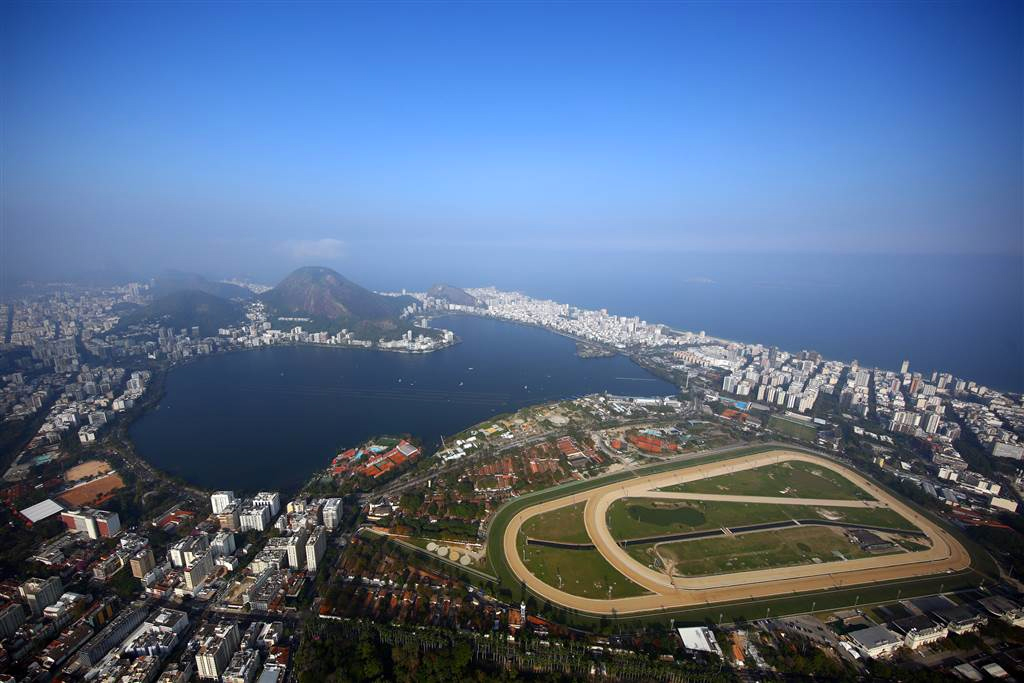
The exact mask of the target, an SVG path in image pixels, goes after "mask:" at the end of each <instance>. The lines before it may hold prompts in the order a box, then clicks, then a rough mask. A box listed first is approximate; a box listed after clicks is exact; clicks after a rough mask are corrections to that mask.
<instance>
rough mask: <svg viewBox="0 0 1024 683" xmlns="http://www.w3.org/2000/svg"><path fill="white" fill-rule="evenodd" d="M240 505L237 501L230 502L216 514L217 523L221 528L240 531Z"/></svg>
mask: <svg viewBox="0 0 1024 683" xmlns="http://www.w3.org/2000/svg"><path fill="white" fill-rule="evenodd" d="M241 510H242V508H241V506H240V505H239V504H238V502H237V501H236V502H234V503H231V504H230V505H228V506H227V507H225V508H224V509H223V510H221V511H220V512H219V513H218V514H217V523H218V524H219V525H220V528H221V529H229V530H230V531H241V529H242V521H241Z"/></svg>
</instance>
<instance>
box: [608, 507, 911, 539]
mask: <svg viewBox="0 0 1024 683" xmlns="http://www.w3.org/2000/svg"><path fill="white" fill-rule="evenodd" d="M826 513H827V514H826ZM787 519H835V520H839V521H843V522H850V523H852V524H872V525H878V526H889V527H893V528H897V529H913V528H914V526H913V525H912V524H911V523H910V522H909V521H908V520H906V519H904V518H903V517H901V516H900V515H898V514H896V513H895V512H893V511H892V510H889V509H887V508H824V507H812V506H810V505H773V504H770V503H725V502H706V501H674V500H664V499H654V498H623V499H621V500H617V501H615V502H614V503H612V504H611V506H609V508H608V516H607V520H608V529H609V530H610V531H611V533H612V537H613V538H615V539H616V540H626V539H630V538H643V537H645V536H658V535H661V534H671V533H677V532H684V531H700V530H703V529H721V528H722V527H735V526H742V525H745V524H759V523H762V522H781V521H784V520H787Z"/></svg>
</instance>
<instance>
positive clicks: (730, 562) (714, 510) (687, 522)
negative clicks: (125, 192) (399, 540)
mask: <svg viewBox="0 0 1024 683" xmlns="http://www.w3.org/2000/svg"><path fill="white" fill-rule="evenodd" d="M747 453H749V451H747ZM642 472H643V474H637V475H634V476H632V478H631V477H630V476H629V473H625V474H624V475H622V474H620V475H616V476H615V477H609V478H608V479H607V482H608V483H606V484H603V485H602V484H600V483H598V482H595V483H594V484H590V485H589V488H586V487H585V486H584V485H582V482H581V483H580V484H581V485H580V486H567V487H564V488H560V489H559V490H560V491H564V493H562V495H561V496H559V495H557V494H554V495H547V496H540V495H538V496H537V497H536V498H537V500H536V502H534V503H524V504H521V505H516V507H515V510H516V511H515V512H514V513H511V516H510V517H509V518H508V519H501V521H500V524H499V526H498V529H499V530H500V532H499V533H500V534H501V539H502V540H501V543H500V545H499V546H498V547H497V548H495V549H494V552H496V553H497V555H496V561H497V562H498V564H497V565H496V566H497V568H498V571H499V572H503V571H506V568H507V570H510V571H511V572H512V574H513V575H514V576H515V578H516V580H517V581H520V582H522V584H523V585H524V586H525V587H526V588H528V589H529V590H530V591H531V592H533V593H534V594H536V595H538V596H539V597H541V598H543V599H546V600H549V601H550V602H552V603H553V604H557V605H561V606H563V607H568V608H570V609H578V610H581V611H585V612H589V613H596V614H613V613H616V614H632V613H640V612H648V611H651V610H672V609H679V608H685V607H689V606H695V605H702V604H704V605H706V604H711V603H716V602H735V601H737V600H744V599H758V598H765V597H771V596H782V595H793V594H797V593H804V592H808V591H815V590H826V591H827V590H842V589H845V588H847V587H849V586H853V585H858V584H861V585H862V584H867V583H876V582H886V581H895V580H901V579H903V580H905V579H910V578H919V577H926V576H932V575H935V574H940V573H944V572H947V571H952V572H956V571H960V570H962V569H966V568H967V567H969V566H970V562H971V558H970V555H969V554H968V553H967V551H966V550H964V548H963V546H962V545H961V544H960V543H959V542H958V541H957V540H956V539H955V538H953V537H952V536H951V535H950V534H949V533H948V532H946V531H945V530H944V529H942V528H941V527H939V526H938V525H937V524H936V523H935V522H933V521H932V520H930V519H929V518H927V517H925V516H923V515H922V514H920V513H919V512H917V511H916V510H914V509H913V508H911V507H910V506H908V505H907V504H905V503H903V502H902V501H900V500H898V499H897V498H895V497H894V496H893V495H892V494H890V493H888V492H887V491H885V490H884V489H881V488H879V487H878V486H876V485H874V484H872V483H871V482H870V481H868V480H867V479H865V478H864V477H863V476H861V475H859V474H857V473H856V472H853V471H852V470H849V469H847V468H846V467H844V466H842V465H840V464H838V463H836V462H834V461H832V460H829V459H827V458H823V457H820V456H816V455H811V454H808V453H802V452H798V451H791V450H786V449H781V448H780V449H777V450H767V451H763V452H754V453H753V454H743V455H736V456H729V455H723V456H717V457H715V458H712V459H706V460H703V461H701V462H700V463H699V464H698V463H693V464H687V463H685V462H680V463H675V464H672V463H666V465H665V466H658V467H657V468H648V469H644V470H642ZM766 473H768V474H769V475H771V476H766ZM716 480H717V481H716ZM766 480H767V481H766ZM709 482H715V483H714V484H709ZM691 485H695V486H696V488H697V489H698V490H694V489H693V488H691ZM705 486H713V487H714V488H710V489H707V488H703V489H702V488H701V487H705ZM527 538H529V539H531V541H530V543H527ZM862 538H866V539H867V541H862V540H861V539H862ZM537 539H542V540H540V541H538V540H537ZM871 539H874V540H871ZM545 542H558V543H566V544H579V545H580V546H581V547H572V546H568V547H551V546H549V545H543V543H545ZM538 543H540V545H538ZM889 544H895V545H889ZM869 550H874V552H869ZM524 551H525V552H524ZM616 574H617V576H616Z"/></svg>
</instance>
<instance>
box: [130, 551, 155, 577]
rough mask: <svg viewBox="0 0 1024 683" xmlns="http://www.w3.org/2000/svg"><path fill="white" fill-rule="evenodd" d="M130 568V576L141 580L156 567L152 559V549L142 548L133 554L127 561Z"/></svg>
mask: <svg viewBox="0 0 1024 683" xmlns="http://www.w3.org/2000/svg"><path fill="white" fill-rule="evenodd" d="M128 563H129V565H130V566H131V568H132V576H134V577H135V578H137V579H141V578H142V577H144V576H145V575H146V574H148V573H149V572H150V571H152V569H153V567H155V566H156V559H155V558H154V557H153V549H152V548H142V549H141V550H138V551H136V552H135V554H134V555H132V556H131V559H130V560H129V561H128Z"/></svg>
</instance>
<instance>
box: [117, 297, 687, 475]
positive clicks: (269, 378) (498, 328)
mask: <svg viewBox="0 0 1024 683" xmlns="http://www.w3.org/2000/svg"><path fill="white" fill-rule="evenodd" d="M435 324H436V325H437V326H440V327H445V328H447V329H451V330H453V331H454V332H455V334H456V335H458V336H459V337H460V338H461V339H462V342H461V343H459V344H456V345H455V346H452V347H450V348H447V349H444V350H442V351H438V352H435V353H429V354H424V355H410V354H399V353H389V352H381V351H370V350H362V349H347V348H327V347H316V346H280V347H270V348H266V349H259V350H252V351H242V352H238V353H226V354H222V355H216V356H210V357H207V358H202V359H199V360H196V361H194V362H191V363H188V364H186V365H182V366H180V367H176V368H174V369H172V370H171V371H170V372H169V373H168V376H167V381H166V386H165V394H164V397H163V398H162V400H161V401H160V403H159V404H158V406H157V407H156V408H155V409H154V410H152V411H150V412H148V413H146V414H145V415H143V416H142V417H141V418H139V419H138V420H137V421H136V422H135V423H134V424H133V425H132V426H131V428H130V430H129V433H130V435H131V438H132V440H133V441H134V442H135V445H136V448H137V449H138V452H139V454H140V455H142V457H144V458H146V459H147V460H148V461H149V462H151V463H152V464H153V465H155V466H156V467H159V468H161V469H163V470H164V471H166V472H169V473H171V474H173V475H177V476H181V477H183V478H184V479H186V480H188V481H190V482H192V483H195V484H198V485H200V486H204V487H208V488H212V489H221V488H225V489H233V490H236V491H245V492H253V491H256V490H282V491H285V492H293V491H295V490H296V489H298V488H299V487H300V486H301V485H302V484H303V483H304V482H305V481H306V480H307V479H308V478H309V477H310V475H311V474H312V473H313V472H314V471H316V470H317V469H319V468H322V467H326V466H327V465H328V464H329V463H330V460H331V458H332V457H333V456H334V454H335V453H336V452H337V451H338V450H339V449H342V448H346V447H349V446H354V445H356V444H358V443H360V442H362V441H363V440H365V439H367V438H370V437H372V436H375V435H380V434H405V433H408V434H412V435H413V436H415V437H418V438H420V439H422V440H423V443H424V445H425V446H426V447H427V448H426V449H427V451H428V452H429V451H431V450H433V449H434V448H435V447H436V446H437V445H438V444H439V443H440V438H441V437H442V436H445V435H448V434H453V433H455V432H458V431H460V430H462V429H464V428H466V427H468V426H470V425H473V424H476V423H478V422H481V421H483V420H486V419H487V418H488V417H489V416H492V415H497V414H500V413H507V412H510V411H515V410H518V409H520V408H523V407H525V406H528V405H533V404H537V403H542V402H545V401H551V400H556V399H564V398H572V397H576V396H582V395H584V394H590V393H595V392H604V391H607V392H610V393H614V394H619V395H630V396H663V395H668V394H674V393H676V388H675V387H674V386H673V385H672V384H670V383H668V382H665V381H663V380H661V379H658V378H657V377H655V376H654V375H652V374H650V373H649V372H647V371H646V370H644V369H643V368H640V367H639V366H637V365H636V364H635V363H633V362H632V361H630V360H629V359H628V358H625V357H623V356H615V357H612V358H587V359H584V358H578V357H577V356H576V355H575V350H576V349H575V343H574V342H573V341H572V340H570V339H567V338H565V337H561V336H558V335H556V334H553V333H551V332H547V331H545V330H542V329H539V328H533V327H525V326H521V325H515V324H512V323H505V322H499V321H495V320H488V319H482V318H471V317H449V318H440V319H437V321H436V323H435Z"/></svg>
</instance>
